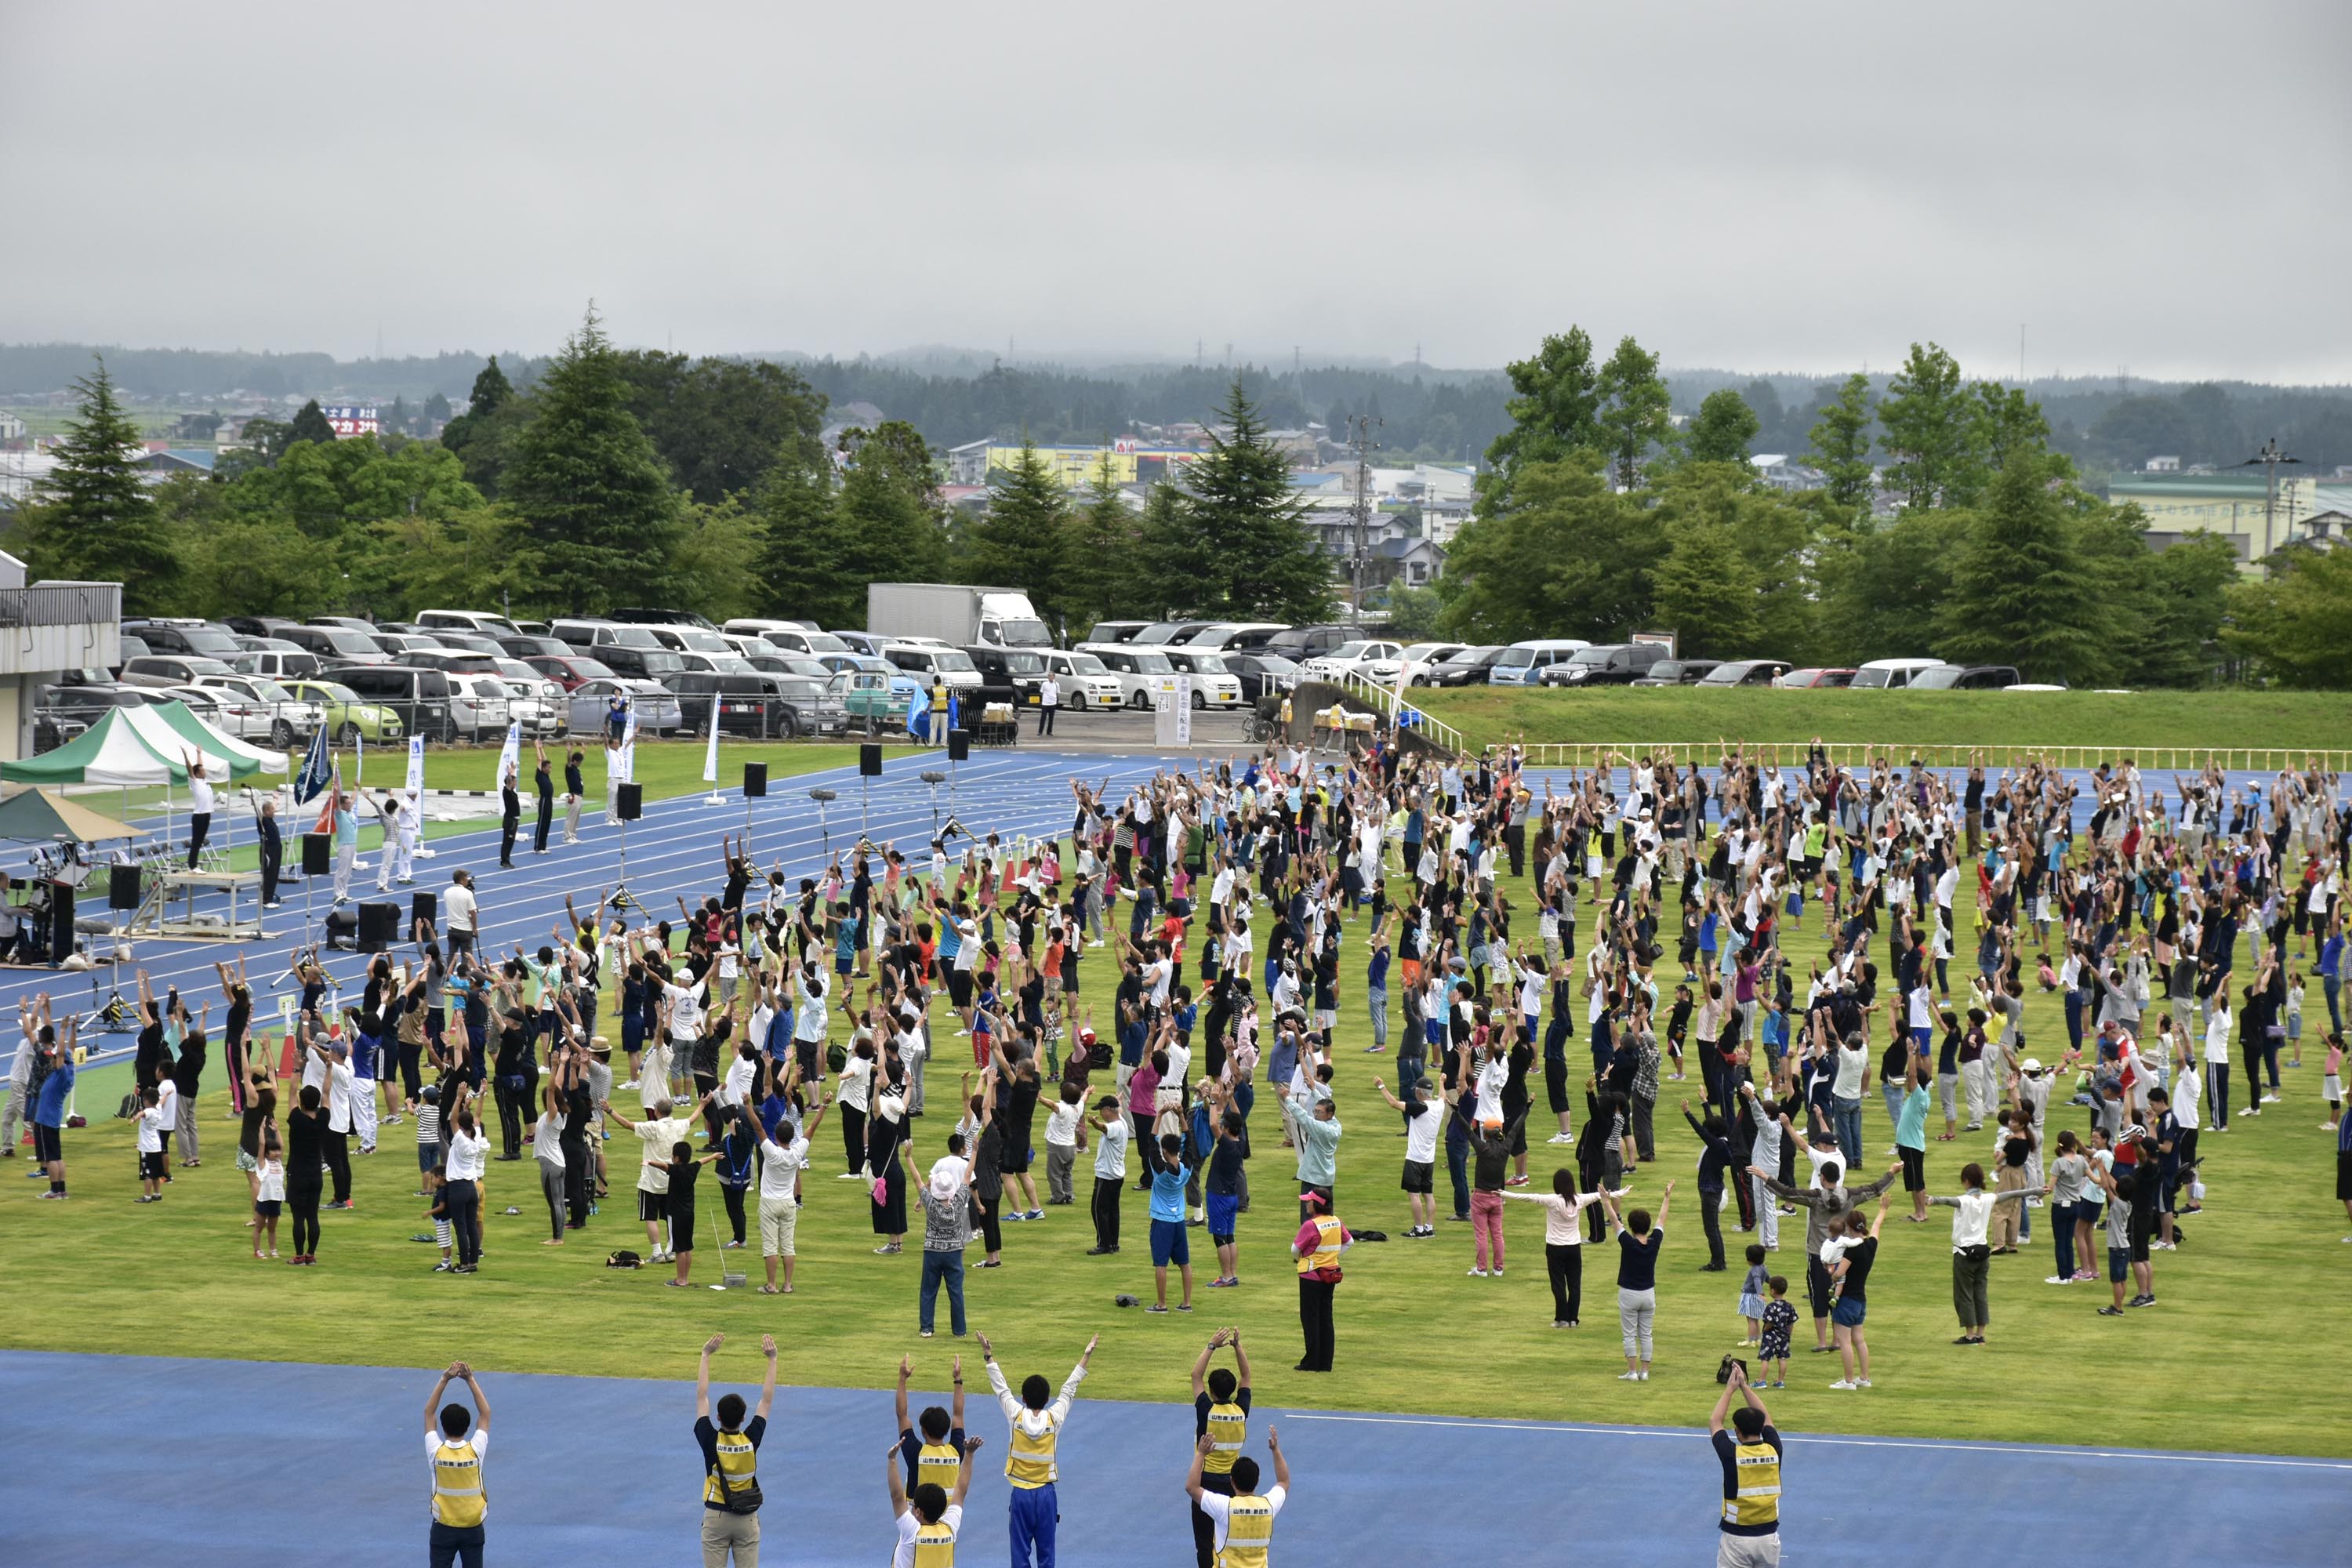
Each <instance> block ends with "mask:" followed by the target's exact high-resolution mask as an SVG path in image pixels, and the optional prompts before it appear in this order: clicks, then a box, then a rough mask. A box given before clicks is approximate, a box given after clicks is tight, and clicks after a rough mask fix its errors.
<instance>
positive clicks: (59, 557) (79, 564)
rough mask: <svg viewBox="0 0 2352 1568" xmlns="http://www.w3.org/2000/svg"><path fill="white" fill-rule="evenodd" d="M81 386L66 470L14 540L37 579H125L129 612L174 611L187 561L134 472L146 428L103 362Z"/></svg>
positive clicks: (64, 449) (63, 454) (43, 488)
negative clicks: (118, 394) (120, 396)
mask: <svg viewBox="0 0 2352 1568" xmlns="http://www.w3.org/2000/svg"><path fill="white" fill-rule="evenodd" d="M74 389H75V390H76V391H77V392H79V393H80V394H81V411H80V416H79V418H77V419H76V420H75V421H74V422H73V423H72V424H71V425H70V426H68V427H67V432H66V438H65V441H64V444H63V445H61V446H60V447H58V451H57V457H58V464H57V467H56V468H54V469H53V470H51V471H50V473H49V476H48V477H47V479H43V480H42V481H41V485H40V488H39V489H38V490H37V492H36V495H35V498H34V500H33V502H32V504H31V505H29V506H27V507H26V508H25V509H24V511H23V512H22V514H21V515H20V517H19V519H18V521H17V524H16V531H15V538H14V540H13V541H12V543H13V544H14V547H15V548H16V551H17V552H19V553H20V554H21V555H22V556H23V557H24V559H25V563H26V565H27V566H29V567H31V568H32V570H33V572H34V574H36V575H37V576H42V577H58V578H63V579H66V580H67V581H69V582H87V583H120V584H122V609H123V613H124V614H125V615H153V614H161V613H168V611H169V610H170V609H171V607H172V596H173V593H174V592H175V591H176V590H177V588H178V586H179V582H180V556H179V553H178V551H177V548H176V545H175V542H174V541H173V538H172V533H171V529H170V527H169V525H168V524H167V523H166V522H165V521H164V520H163V517H162V516H161V515H159V514H158V512H157V510H156V508H155V501H154V498H153V496H152V494H151V493H150V492H149V490H148V489H147V486H146V484H145V482H144V480H143V479H142V475H141V473H140V471H139V469H138V468H137V467H136V466H135V465H136V462H137V458H138V456H139V455H140V452H141V449H142V448H141V442H140V434H139V426H137V425H135V424H133V423H131V419H130V417H129V416H127V415H125V414H124V413H123V412H122V405H121V403H120V402H118V401H117V400H116V398H115V395H114V382H113V380H112V378H111V377H110V376H109V375H108V374H107V370H106V362H105V361H104V360H102V359H101V360H100V361H99V362H98V368H97V369H96V370H95V371H93V372H91V373H90V374H88V375H86V376H83V377H82V378H81V379H80V380H79V381H77V382H75V383H74Z"/></svg>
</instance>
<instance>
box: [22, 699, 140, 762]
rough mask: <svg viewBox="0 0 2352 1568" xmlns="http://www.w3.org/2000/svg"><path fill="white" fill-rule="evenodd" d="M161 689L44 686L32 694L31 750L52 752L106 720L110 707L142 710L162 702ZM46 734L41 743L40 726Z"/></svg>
mask: <svg viewBox="0 0 2352 1568" xmlns="http://www.w3.org/2000/svg"><path fill="white" fill-rule="evenodd" d="M162 696H163V693H162V690H161V689H160V688H157V687H152V686H132V685H123V684H114V683H109V684H106V685H102V686H100V685H91V686H63V685H60V686H43V687H41V688H39V689H37V690H36V691H35V692H34V694H33V719H34V728H35V736H34V742H33V743H34V747H35V749H36V750H38V751H54V750H55V749H56V748H57V747H58V746H61V745H63V744H65V743H66V742H68V741H70V740H72V739H73V738H74V737H75V736H76V735H79V734H80V733H81V732H82V731H85V730H87V729H89V727H90V726H91V725H92V724H95V723H97V722H98V721H99V720H100V719H101V718H103V717H105V715H106V710H108V709H110V708H145V707H149V706H152V704H153V703H155V702H156V701H158V700H161V699H162ZM43 724H47V726H48V727H49V734H48V740H47V744H43V742H42V738H41V735H40V733H39V730H40V726H41V725H43Z"/></svg>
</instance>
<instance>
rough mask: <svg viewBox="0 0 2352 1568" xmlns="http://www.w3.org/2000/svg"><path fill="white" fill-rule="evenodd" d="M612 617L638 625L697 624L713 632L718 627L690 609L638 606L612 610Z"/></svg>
mask: <svg viewBox="0 0 2352 1568" xmlns="http://www.w3.org/2000/svg"><path fill="white" fill-rule="evenodd" d="M613 618H614V620H616V621H625V622H627V623H628V624H629V625H631V626H699V627H701V628H702V629H703V630H704V631H706V632H715V631H717V630H718V629H719V628H718V627H717V626H712V625H711V624H710V623H709V621H706V620H704V619H703V618H702V617H701V616H698V615H696V614H695V613H694V612H693V611H692V610H659V609H647V608H645V607H643V606H639V607H635V608H629V609H619V610H614V612H613Z"/></svg>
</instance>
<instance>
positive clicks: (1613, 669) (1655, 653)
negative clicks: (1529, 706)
mask: <svg viewBox="0 0 2352 1568" xmlns="http://www.w3.org/2000/svg"><path fill="white" fill-rule="evenodd" d="M1666 652H1667V649H1666V646H1665V644H1664V643H1654V642H1619V643H1595V644H1593V645H1592V646H1591V647H1588V648H1580V649H1578V650H1577V651H1576V652H1575V653H1574V654H1573V655H1571V656H1570V658H1569V659H1568V661H1567V662H1566V663H1565V664H1555V665H1551V666H1549V667H1548V668H1546V669H1545V670H1544V671H1543V673H1542V674H1541V675H1539V676H1538V677H1537V678H1536V679H1537V684H1538V685H1541V686H1631V685H1632V684H1633V682H1634V681H1636V680H1639V679H1641V678H1642V677H1643V676H1645V675H1647V674H1649V673H1650V669H1651V667H1652V666H1654V665H1656V664H1658V663H1660V662H1662V661H1663V660H1664V658H1665V657H1666Z"/></svg>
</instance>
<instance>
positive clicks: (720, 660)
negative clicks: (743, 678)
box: [677, 648, 788, 675]
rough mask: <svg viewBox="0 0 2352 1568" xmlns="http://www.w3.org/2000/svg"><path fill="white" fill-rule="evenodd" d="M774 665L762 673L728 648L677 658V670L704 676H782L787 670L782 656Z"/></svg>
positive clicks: (683, 655) (749, 661) (777, 657)
mask: <svg viewBox="0 0 2352 1568" xmlns="http://www.w3.org/2000/svg"><path fill="white" fill-rule="evenodd" d="M775 665H776V668H775V669H773V670H768V671H762V670H761V668H760V667H759V666H758V665H755V664H753V663H752V662H751V660H750V659H748V658H744V657H743V656H742V655H741V654H740V653H737V652H735V651H734V650H733V649H732V648H730V649H729V650H728V651H727V652H725V653H700V652H688V653H681V654H679V655H678V656H677V667H678V668H680V669H682V670H700V671H701V672H702V673H703V674H705V675H760V674H763V673H765V674H782V673H783V672H784V671H785V669H786V668H788V667H787V666H786V665H785V664H784V662H783V658H782V655H778V656H776V658H775Z"/></svg>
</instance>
